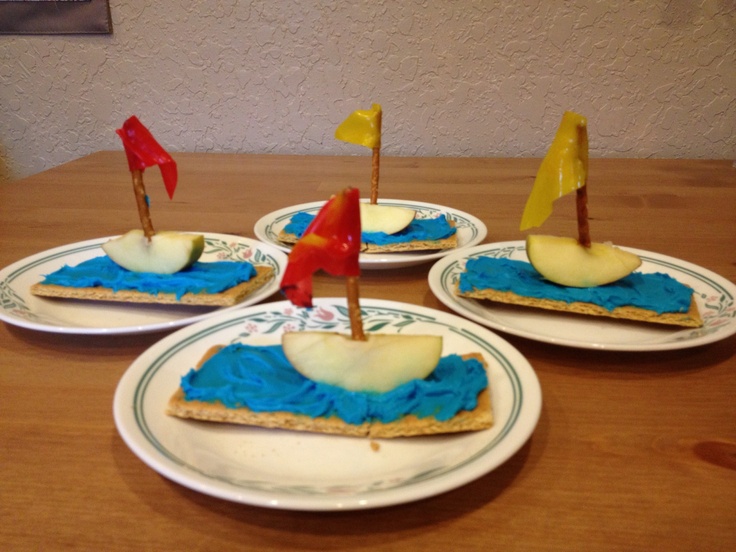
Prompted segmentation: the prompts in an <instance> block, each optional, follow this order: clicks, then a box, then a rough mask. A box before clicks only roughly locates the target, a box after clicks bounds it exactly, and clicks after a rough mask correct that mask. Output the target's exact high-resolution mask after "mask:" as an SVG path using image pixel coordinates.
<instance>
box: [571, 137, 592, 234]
mask: <svg viewBox="0 0 736 552" xmlns="http://www.w3.org/2000/svg"><path fill="white" fill-rule="evenodd" d="M577 132H578V144H581V145H582V146H581V148H580V154H579V155H580V158H581V161H582V162H583V167H584V169H585V170H584V172H583V174H584V180H583V184H582V186H580V187H579V188H578V189H577V190H576V191H575V205H576V207H577V214H578V242H579V243H580V245H582V246H583V247H590V225H589V224H588V130H587V127H586V126H585V125H578V127H577Z"/></svg>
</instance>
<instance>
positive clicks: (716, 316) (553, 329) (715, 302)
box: [428, 241, 736, 351]
mask: <svg viewBox="0 0 736 552" xmlns="http://www.w3.org/2000/svg"><path fill="white" fill-rule="evenodd" d="M621 249H625V250H627V251H631V252H632V253H635V254H637V255H639V257H641V260H642V264H641V266H640V267H639V268H638V269H637V272H644V273H651V272H662V273H664V274H669V275H670V276H672V277H673V278H675V279H676V280H678V281H679V282H681V283H683V284H686V285H688V286H690V287H692V288H693V290H694V297H695V301H696V303H697V305H698V309H699V311H700V315H701V317H702V319H703V322H704V324H703V327H701V328H695V329H694V328H679V327H676V326H664V325H660V324H644V323H638V322H637V323H633V322H627V321H623V320H615V319H613V318H604V317H598V316H583V315H577V314H565V313H556V312H553V311H547V310H541V309H534V308H529V307H520V306H514V305H503V304H500V303H493V302H491V301H480V300H476V299H468V298H464V297H458V296H457V295H456V294H455V288H456V285H457V282H458V280H459V278H460V274H461V273H462V272H463V271H464V270H465V263H466V262H467V260H468V259H472V258H477V257H482V256H487V257H499V258H509V259H514V260H519V261H525V262H528V258H527V256H526V246H525V243H524V242H523V241H509V242H499V243H491V244H483V245H479V246H476V247H473V248H470V249H466V250H464V251H461V252H457V253H455V254H453V255H449V256H447V257H445V258H443V259H441V260H440V261H438V262H437V263H435V264H434V265H433V266H432V268H431V269H430V271H429V276H428V278H429V287H430V289H431V290H432V292H433V293H434V294H435V296H436V297H437V298H438V299H439V300H440V301H441V302H442V303H444V304H445V305H446V306H447V307H449V308H450V309H452V310H453V311H455V312H456V313H458V314H461V315H462V316H465V317H467V318H469V319H470V320H473V321H475V322H478V323H479V324H483V325H484V326H488V327H489V328H493V329H494V330H499V331H502V332H506V333H508V334H512V335H517V336H520V337H525V338H528V339H533V340H535V341H542V342H546V343H554V344H556V345H564V346H568V347H577V348H584V349H605V350H610V351H664V350H672V349H684V348H688V347H697V346H700V345H706V344H708V343H713V342H714V341H719V340H721V339H725V338H727V337H729V336H731V335H733V334H734V333H736V304H735V303H734V298H736V285H734V284H733V283H731V282H729V281H728V280H726V279H725V278H723V277H722V276H719V275H718V274H715V273H714V272H711V271H710V270H707V269H705V268H702V267H699V266H696V265H694V264H691V263H688V262H685V261H681V260H679V259H675V258H672V257H667V256H665V255H660V254H658V253H651V252H649V251H643V250H640V249H632V248H630V247H622V248H621Z"/></svg>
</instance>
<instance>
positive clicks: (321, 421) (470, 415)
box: [166, 346, 493, 439]
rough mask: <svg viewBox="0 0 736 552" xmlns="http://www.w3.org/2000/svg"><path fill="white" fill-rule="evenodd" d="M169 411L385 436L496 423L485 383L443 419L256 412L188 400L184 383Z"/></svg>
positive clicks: (183, 415) (220, 419) (461, 429)
mask: <svg viewBox="0 0 736 552" xmlns="http://www.w3.org/2000/svg"><path fill="white" fill-rule="evenodd" d="M220 348H221V346H215V347H212V348H211V349H209V350H208V351H207V352H206V353H205V355H204V356H203V357H202V359H201V360H200V361H199V364H198V365H197V367H198V368H199V367H201V366H202V365H203V364H204V363H205V361H206V360H207V359H208V358H210V357H211V356H212V355H214V354H215V353H216V352H217V351H218V350H220ZM463 358H464V359H469V358H475V359H477V360H478V361H480V362H481V363H482V364H483V366H484V367H485V366H486V363H485V361H484V359H483V357H482V356H481V355H480V354H478V353H471V354H468V355H463ZM166 413H167V414H168V415H170V416H176V417H179V418H188V419H194V420H203V421H208V422H225V423H233V424H240V425H250V426H257V427H264V428H272V429H273V428H277V429H289V430H294V431H307V432H312V433H327V434H332V435H344V436H351V437H372V438H385V439H387V438H394V437H412V436H418V435H435V434H441V433H457V432H465V431H478V430H481V429H486V428H489V427H491V426H492V425H493V410H492V405H491V394H490V389H489V387H486V388H485V389H484V390H483V391H481V392H480V394H479V395H478V403H477V405H476V407H475V408H474V409H473V410H470V411H462V412H459V413H458V414H457V415H455V416H454V417H453V418H451V419H449V420H447V421H444V422H443V421H439V420H437V419H436V418H434V417H432V416H428V417H426V418H418V417H416V416H414V415H409V416H404V417H403V418H401V419H399V420H396V421H394V422H389V423H381V422H364V423H362V424H359V425H358V424H349V423H347V422H344V421H343V420H341V419H340V418H338V417H336V416H332V417H329V418H326V417H311V416H307V415H304V414H292V413H291V412H254V411H252V410H250V409H249V408H247V407H240V408H227V407H226V406H225V405H223V404H222V403H220V402H214V403H210V402H203V401H196V400H195V401H188V400H186V399H185V398H184V392H183V391H182V389H181V387H180V388H178V389H177V390H176V392H175V393H174V394H173V395H172V397H171V398H170V399H169V403H168V406H167V409H166Z"/></svg>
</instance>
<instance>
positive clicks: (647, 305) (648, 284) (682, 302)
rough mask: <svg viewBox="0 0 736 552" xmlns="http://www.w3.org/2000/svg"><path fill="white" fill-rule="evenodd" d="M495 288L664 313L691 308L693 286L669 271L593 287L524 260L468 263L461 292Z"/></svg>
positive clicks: (487, 259) (531, 295) (462, 277)
mask: <svg viewBox="0 0 736 552" xmlns="http://www.w3.org/2000/svg"><path fill="white" fill-rule="evenodd" d="M489 288H490V289H495V290H497V291H511V292H513V293H516V294H517V295H522V296H524V297H534V298H542V299H553V300H557V301H565V302H566V303H572V302H574V301H582V302H586V303H593V304H595V305H599V306H601V307H604V308H605V309H608V310H613V309H615V308H616V307H621V306H624V305H631V306H635V307H639V308H642V309H648V310H652V311H655V312H657V313H658V314H662V313H665V312H687V311H688V309H689V308H690V299H691V296H692V289H691V288H689V287H687V286H686V285H684V284H681V283H680V282H678V281H677V280H675V279H674V278H672V277H671V276H669V275H668V274H662V273H659V272H658V273H655V274H643V273H640V272H634V273H632V274H629V275H628V276H626V277H625V278H623V279H621V280H618V281H617V282H613V283H611V284H606V285H604V286H597V287H590V288H574V287H565V286H560V285H557V284H554V283H552V282H550V281H548V280H545V279H544V278H543V277H542V276H541V275H540V274H539V273H538V272H537V271H536V270H535V269H534V267H533V266H532V265H531V264H529V263H527V262H524V261H515V260H511V259H496V258H491V257H477V258H474V259H469V260H468V261H467V263H466V264H465V272H463V273H462V274H461V275H460V282H459V286H458V289H459V291H460V292H461V293H466V292H471V291H474V290H483V289H489Z"/></svg>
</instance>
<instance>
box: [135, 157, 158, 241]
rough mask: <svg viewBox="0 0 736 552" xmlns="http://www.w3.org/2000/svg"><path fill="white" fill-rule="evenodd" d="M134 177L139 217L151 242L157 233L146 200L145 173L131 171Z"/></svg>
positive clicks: (136, 170) (138, 170)
mask: <svg viewBox="0 0 736 552" xmlns="http://www.w3.org/2000/svg"><path fill="white" fill-rule="evenodd" d="M131 174H132V175H133V191H134V192H135V202H136V203H137V204H138V216H139V217H140V219H141V224H142V225H143V233H144V234H145V236H146V237H147V238H148V241H151V238H152V237H153V235H154V234H155V233H156V232H155V231H154V229H153V223H152V222H151V213H150V211H149V210H148V201H147V200H146V187H145V186H144V185H143V171H142V170H140V169H135V170H133V171H131Z"/></svg>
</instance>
